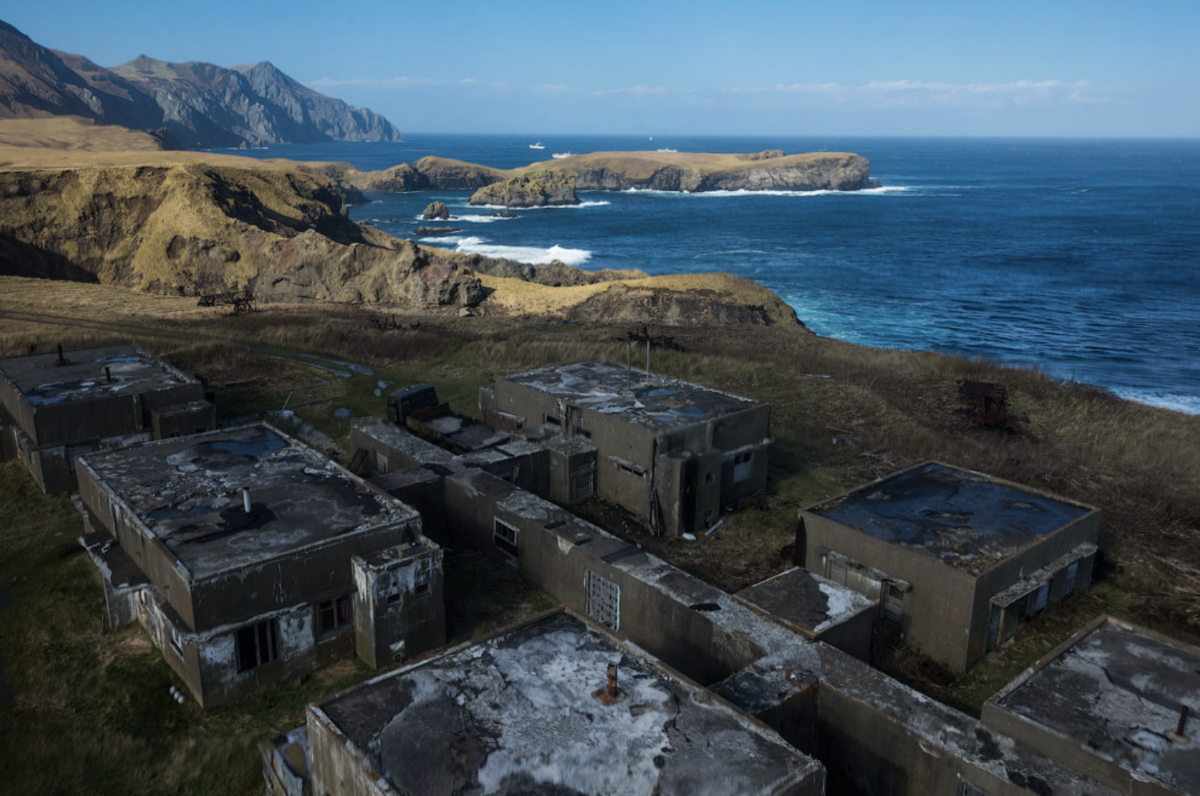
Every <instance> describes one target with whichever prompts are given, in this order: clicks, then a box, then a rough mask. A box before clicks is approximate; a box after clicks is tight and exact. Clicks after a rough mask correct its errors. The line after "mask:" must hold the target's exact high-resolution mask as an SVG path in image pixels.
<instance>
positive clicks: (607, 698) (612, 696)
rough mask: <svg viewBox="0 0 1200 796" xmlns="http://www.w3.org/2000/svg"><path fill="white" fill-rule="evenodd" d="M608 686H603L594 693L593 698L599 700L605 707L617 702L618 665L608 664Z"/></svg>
mask: <svg viewBox="0 0 1200 796" xmlns="http://www.w3.org/2000/svg"><path fill="white" fill-rule="evenodd" d="M607 673H608V686H607V687H604V686H601V687H600V688H597V689H596V690H595V691H593V692H592V696H594V697H595V698H596V699H599V700H600V701H601V702H603V703H604V704H605V705H611V704H613V703H615V702H616V701H617V693H618V692H617V665H616V664H615V663H610V664H608V672H607Z"/></svg>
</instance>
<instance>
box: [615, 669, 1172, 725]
mask: <svg viewBox="0 0 1200 796" xmlns="http://www.w3.org/2000/svg"><path fill="white" fill-rule="evenodd" d="M608 695H609V697H610V698H612V699H616V698H617V665H616V664H615V663H610V664H609V665H608ZM1184 710H1185V711H1186V710H1187V708H1186V707H1185V708H1184ZM1184 715H1187V714H1186V713H1185V714H1184Z"/></svg>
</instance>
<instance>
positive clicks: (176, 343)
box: [0, 278, 1200, 793]
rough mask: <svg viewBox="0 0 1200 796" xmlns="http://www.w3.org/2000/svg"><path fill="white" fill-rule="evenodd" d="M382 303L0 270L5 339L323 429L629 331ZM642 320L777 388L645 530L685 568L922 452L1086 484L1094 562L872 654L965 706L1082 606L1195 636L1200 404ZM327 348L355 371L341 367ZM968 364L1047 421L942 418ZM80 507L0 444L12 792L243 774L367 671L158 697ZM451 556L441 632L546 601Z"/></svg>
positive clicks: (1017, 409) (716, 561) (730, 562)
mask: <svg viewBox="0 0 1200 796" xmlns="http://www.w3.org/2000/svg"><path fill="white" fill-rule="evenodd" d="M101 318H102V319H104V320H103V321H100V320H97V319H101ZM394 320H395V321H396V325H397V326H398V327H401V328H396V329H392V330H389V331H381V330H378V329H375V328H372V326H371V324H370V323H369V322H368V319H367V311H366V310H364V309H362V308H360V307H349V306H325V307H312V306H309V307H305V306H282V305H268V306H266V307H265V308H264V309H263V311H261V312H258V313H254V314H251V315H249V316H242V317H233V316H229V315H226V314H223V313H222V312H221V311H219V310H212V309H200V308H197V307H195V305H194V299H175V298H167V297H155V296H146V295H138V294H131V293H128V292H127V291H124V290H120V289H116V288H106V287H100V286H94V285H79V284H69V283H61V282H56V283H49V282H39V281H37V280H19V279H7V278H0V356H9V355H14V354H24V353H28V352H30V351H35V350H41V351H45V350H53V347H54V345H55V344H56V343H58V342H62V343H63V344H64V345H66V346H68V347H70V346H78V345H85V344H96V343H100V342H105V341H110V340H128V341H130V342H133V343H135V344H137V345H140V346H143V347H145V348H147V349H149V350H151V351H154V352H156V353H158V354H160V355H163V356H165V357H166V358H167V359H169V360H170V361H172V362H174V363H175V364H177V365H179V366H180V367H182V368H184V369H185V370H186V371H187V372H201V373H204V374H205V375H206V376H207V377H208V378H209V380H210V383H211V384H212V386H213V387H215V388H216V390H217V395H218V407H219V413H220V416H221V417H222V419H231V418H235V417H242V416H246V415H252V414H254V413H256V412H259V411H262V410H269V409H279V408H282V407H283V406H284V405H285V404H286V405H287V406H288V407H289V408H294V409H295V410H296V412H297V414H298V415H299V416H301V417H302V418H304V419H305V420H306V421H307V422H309V423H311V424H312V425H314V426H316V427H317V428H319V429H320V430H322V431H324V432H325V433H327V434H329V435H330V436H332V437H334V438H335V440H341V441H344V437H345V435H346V433H347V432H348V430H349V422H350V421H349V419H348V418H336V417H335V416H334V411H335V410H336V409H348V410H350V411H349V414H350V415H351V416H361V415H379V414H382V412H383V399H382V398H381V397H377V396H376V395H375V391H376V390H378V389H380V387H379V382H381V381H382V382H386V383H388V385H389V386H390V385H395V386H401V385H405V384H409V383H413V382H417V381H425V382H429V383H432V384H435V385H436V386H437V388H438V392H439V396H440V397H441V398H442V400H448V401H449V402H450V403H451V404H452V405H453V406H454V407H455V408H456V409H458V410H459V411H463V412H467V413H472V412H474V411H475V407H476V401H477V390H478V388H479V387H480V386H482V385H484V384H486V383H487V382H488V381H489V380H490V379H491V378H492V377H493V376H496V375H498V374H501V373H506V372H511V371H514V370H518V369H523V368H528V367H533V366H540V365H546V364H552V363H555V362H567V361H575V360H580V359H585V358H590V357H596V356H603V357H607V358H609V359H612V360H614V361H624V360H625V357H626V345H625V342H624V339H625V334H626V333H627V332H628V331H630V330H629V329H627V328H625V327H619V326H615V325H604V324H588V325H585V324H563V323H558V322H548V321H545V320H539V319H537V318H535V317H532V316H523V315H519V314H517V315H514V316H512V317H507V318H459V317H457V316H454V315H436V314H426V315H413V314H405V313H404V312H401V311H399V310H397V311H396V313H395V315H394ZM652 331H654V330H652ZM660 331H665V332H666V333H668V334H670V335H672V336H673V337H674V338H675V340H676V342H677V343H678V344H679V345H680V346H681V347H682V350H680V351H654V352H653V353H652V360H651V365H652V369H653V370H654V371H655V372H657V373H663V374H667V375H671V376H675V377H680V378H685V379H688V380H692V381H696V382H699V383H702V384H707V385H711V386H714V387H717V388H720V389H722V390H725V391H728V392H732V393H736V394H741V395H745V396H748V397H751V398H755V399H758V400H761V401H766V402H768V403H770V404H771V405H772V420H771V425H772V432H771V433H772V438H773V440H774V442H773V445H772V448H771V469H770V479H769V484H768V490H767V493H766V494H764V495H761V496H759V497H757V498H755V499H753V500H749V501H746V502H745V504H744V505H743V506H742V507H740V509H739V510H738V511H736V512H735V513H732V514H728V515H726V519H725V522H724V524H723V525H722V526H721V528H720V529H719V530H718V531H717V532H716V533H714V534H713V536H712V537H710V538H709V539H707V540H706V541H705V542H703V543H702V544H700V545H693V544H688V543H681V542H665V541H661V540H652V539H650V538H649V537H645V538H643V539H642V541H643V542H644V543H646V544H647V545H649V546H651V547H653V548H654V549H655V550H656V551H657V552H659V553H660V554H661V555H663V556H664V557H666V558H668V559H669V560H671V561H672V562H674V563H676V564H678V565H679V566H681V567H682V568H684V569H686V570H688V571H690V572H693V573H695V574H697V575H699V576H700V577H703V578H705V579H706V580H709V581H711V582H713V583H715V584H717V585H719V586H720V587H722V588H724V589H726V590H730V591H734V590H737V589H740V588H742V587H743V586H746V585H749V584H751V583H754V582H757V581H758V580H761V579H762V578H763V577H766V576H768V575H770V574H773V573H774V572H777V571H779V570H780V569H782V568H784V567H785V566H787V565H788V559H787V557H786V555H785V553H784V548H785V546H786V545H788V544H790V543H791V542H792V541H793V534H794V530H795V518H796V510H797V508H799V507H800V506H804V505H808V504H811V503H815V502H817V501H819V500H821V499H823V498H825V497H827V496H830V495H834V494H837V493H838V492H841V491H843V490H845V489H848V488H850V487H852V486H855V485H857V484H859V483H861V482H863V481H865V480H868V479H871V478H876V477H879V476H882V475H885V474H887V473H889V472H892V471H893V470H895V469H897V468H899V467H902V466H905V465H908V464H911V463H914V462H916V461H919V460H922V459H926V458H936V459H939V460H942V461H945V462H947V463H950V464H952V465H956V466H962V467H968V468H972V469H978V470H982V471H985V472H989V473H993V474H995V475H997V476H1000V477H1003V478H1008V479H1011V480H1014V481H1017V482H1021V483H1026V484H1030V485H1032V486H1035V487H1039V488H1042V489H1046V490H1050V491H1053V492H1057V493H1060V494H1062V495H1064V496H1066V497H1069V498H1072V499H1075V500H1079V501H1082V502H1085V503H1089V504H1093V505H1097V506H1099V507H1100V508H1102V509H1103V511H1104V515H1103V521H1102V528H1101V536H1102V538H1101V547H1102V552H1103V559H1104V560H1103V566H1102V567H1101V568H1100V572H1099V577H1098V580H1097V583H1096V584H1095V587H1094V588H1093V590H1092V591H1091V592H1090V593H1089V594H1086V595H1081V596H1077V597H1073V598H1071V599H1070V600H1069V601H1067V602H1066V603H1064V604H1063V605H1062V606H1060V607H1058V608H1056V609H1055V610H1053V611H1051V612H1049V613H1048V614H1047V615H1045V616H1043V617H1041V618H1039V619H1037V620H1035V621H1034V622H1032V623H1031V624H1030V625H1029V626H1028V627H1027V628H1026V629H1025V630H1024V631H1023V632H1022V633H1021V634H1020V635H1019V636H1018V637H1017V639H1016V640H1014V641H1013V642H1012V643H1011V644H1008V645H1005V646H1003V647H1001V648H1000V649H999V650H997V651H995V652H993V653H992V654H991V655H989V657H988V658H987V659H985V661H984V662H983V663H981V664H980V665H978V666H976V667H975V668H974V669H973V670H972V671H971V673H970V674H969V675H968V676H966V677H962V678H951V680H950V681H948V682H947V681H945V680H944V678H942V677H940V676H931V667H929V666H928V665H927V664H924V663H923V659H922V658H921V657H920V656H919V655H917V654H915V653H913V652H911V651H909V650H906V649H904V648H901V647H896V646H891V645H888V644H887V643H886V640H881V642H880V644H879V645H878V647H877V654H876V657H877V660H878V662H879V663H880V664H881V665H882V666H883V667H884V668H885V669H887V670H888V671H889V672H892V673H893V674H894V675H896V676H897V677H900V678H901V679H903V680H905V681H906V682H909V683H911V684H913V685H914V686H915V687H917V688H919V689H921V690H923V691H926V692H927V693H930V694H932V695H934V696H936V697H937V698H939V699H942V700H943V701H946V702H948V703H949V704H952V705H955V706H957V707H960V708H962V709H964V710H966V711H968V712H977V711H978V710H979V706H980V705H981V703H982V701H983V700H984V699H986V698H987V697H988V696H990V695H991V693H993V692H994V691H995V690H996V689H997V688H999V686H1000V685H1002V684H1003V683H1005V682H1007V680H1008V679H1010V678H1011V677H1012V676H1013V675H1014V674H1015V673H1017V672H1019V671H1020V670H1022V669H1023V668H1025V667H1026V666H1028V665H1029V664H1030V663H1032V662H1033V661H1034V660H1036V659H1037V658H1038V657H1040V656H1041V655H1042V654H1044V653H1045V652H1046V651H1048V650H1049V649H1051V648H1052V647H1053V646H1054V645H1055V644H1057V643H1058V642H1059V641H1060V640H1062V639H1064V638H1065V637H1067V636H1068V635H1070V634H1071V633H1072V632H1074V631H1075V630H1076V629H1078V628H1079V627H1081V626H1082V625H1083V624H1085V623H1086V622H1087V621H1089V620H1090V619H1092V618H1093V617H1094V616H1095V615H1096V614H1098V613H1101V612H1107V613H1111V614H1114V615H1116V616H1120V617H1122V618H1126V619H1129V620H1132V621H1134V622H1138V623H1141V624H1144V625H1147V626H1149V627H1151V628H1153V629H1155V630H1158V631H1160V632H1163V633H1166V634H1167V635H1170V636H1173V637H1176V638H1179V639H1182V640H1185V641H1189V642H1192V643H1196V642H1200V417H1187V416H1183V415H1179V414H1177V413H1172V412H1168V411H1164V410H1158V409H1153V408H1150V407H1145V406H1141V405H1137V404H1131V403H1128V402H1124V401H1121V400H1118V399H1116V398H1114V397H1113V396H1111V395H1108V394H1107V393H1104V392H1103V391H1099V390H1096V389H1092V388H1088V387H1086V386H1084V385H1077V384H1063V383H1060V382H1057V381H1055V380H1054V379H1051V378H1049V377H1047V376H1045V375H1044V374H1040V373H1037V372H1032V371H1027V370H1017V369H1011V368H1005V367H1002V366H999V365H997V364H995V363H989V362H979V361H972V360H964V359H960V358H955V357H949V356H942V355H937V354H932V353H913V352H899V351H886V350H877V349H868V348H862V347H859V346H854V345H850V344H847V343H841V342H837V341H833V340H827V339H823V338H820V337H817V336H815V335H812V334H810V333H808V332H806V331H804V330H802V329H800V328H798V327H786V326H773V327H737V328H723V329H713V328H674V329H670V330H660ZM329 360H345V361H352V362H355V363H359V364H362V365H366V366H369V367H370V368H371V370H372V373H371V375H369V376H368V375H365V374H359V373H351V374H350V375H349V376H348V377H342V376H339V375H336V374H335V373H332V372H331V370H330V368H333V369H336V365H334V364H331V363H330V362H329ZM634 361H635V364H636V363H637V362H641V361H644V352H643V353H640V354H637V355H635V357H634ZM962 379H981V380H987V381H999V382H1003V383H1005V384H1006V385H1007V386H1008V391H1009V396H1010V399H1011V402H1012V413H1014V414H1015V415H1017V416H1019V418H1020V420H1021V422H1022V423H1023V424H1024V425H1025V426H1027V427H1028V428H1029V429H1030V430H1031V431H1032V432H1033V433H1034V434H1036V435H1037V436H1038V437H1039V439H1040V443H1039V444H1033V443H1032V442H1030V441H1029V440H1028V439H1026V438H1024V437H1021V436H1018V435H1012V436H1010V435H1006V434H1003V433H1001V432H995V431H989V430H983V429H969V428H961V427H956V423H957V421H958V420H960V419H961V414H960V410H961V409H962V406H963V404H962V403H961V401H960V399H959V398H958V395H957V380H962ZM601 513H602V512H601ZM79 530H80V522H79V519H78V515H77V514H76V513H75V511H74V509H73V507H72V506H71V504H70V502H69V501H68V500H67V499H66V498H62V497H45V496H42V495H41V494H40V493H39V492H37V491H36V488H35V487H34V486H33V482H32V479H30V478H29V477H28V475H27V474H26V473H25V471H24V470H23V469H21V468H20V467H19V466H18V465H16V464H14V463H8V464H5V465H3V466H0V605H2V606H3V608H2V609H0V659H2V660H3V661H4V664H5V669H4V679H5V681H6V682H7V683H8V684H9V686H10V687H11V689H12V690H13V692H14V693H15V695H14V696H13V697H12V699H11V701H9V702H8V703H7V704H5V705H4V706H3V707H0V783H5V784H4V786H3V789H4V791H5V792H12V793H35V792H67V791H72V792H96V793H127V792H130V791H140V790H147V791H150V792H161V793H192V792H196V793H199V792H205V793H251V792H257V791H258V790H259V789H260V787H261V784H260V782H261V781H260V778H259V771H258V758H257V751H256V745H257V743H258V742H259V741H261V740H263V739H265V738H267V737H269V736H271V735H272V734H274V733H277V732H279V731H281V730H283V729H286V728H288V727H290V726H294V725H296V724H298V723H299V722H300V721H301V720H302V716H303V709H304V706H305V704H307V703H308V702H309V701H310V700H313V699H316V698H319V697H320V696H322V695H324V694H328V693H331V692H333V691H334V690H337V689H339V688H341V687H344V686H345V685H347V684H349V683H351V682H355V681H356V680H359V679H361V678H363V677H366V676H368V674H369V672H367V671H366V669H365V667H364V666H362V665H361V664H357V663H353V662H348V663H343V664H339V665H338V666H335V667H331V668H330V669H327V670H325V671H323V672H321V673H320V674H319V675H318V676H316V677H314V678H312V679H311V680H309V681H308V682H306V683H304V684H302V685H301V684H294V683H289V684H284V685H281V686H279V687H277V688H274V689H271V690H269V691H267V692H264V693H263V694H261V695H260V696H259V697H257V698H255V699H254V700H251V701H250V702H249V703H242V704H238V705H234V706H229V707H225V708H219V709H216V710H210V711H201V710H199V709H198V708H197V707H196V706H195V705H194V704H192V703H190V702H189V703H188V704H187V705H185V706H183V707H180V706H178V705H176V704H175V703H174V702H173V701H172V700H171V699H170V697H169V694H168V688H169V686H170V685H171V684H172V682H174V680H173V677H174V676H173V675H172V673H171V672H170V670H169V669H168V668H167V667H166V665H165V664H164V663H163V662H162V661H161V659H160V657H159V656H158V655H157V654H156V653H155V651H154V650H153V648H152V647H150V645H149V642H148V641H147V640H146V639H145V637H144V635H143V634H142V633H141V632H140V631H139V630H136V629H133V630H128V631H123V632H121V633H117V634H102V633H101V632H100V605H101V601H102V593H101V590H100V587H99V583H98V581H97V579H96V575H95V574H94V572H93V571H92V568H91V565H90V563H89V562H88V561H87V559H86V557H85V555H84V554H83V553H82V550H81V549H80V548H79V546H78V544H77V543H76V542H75V539H74V537H75V536H76V535H77V534H78V532H79ZM628 532H629V533H631V534H637V533H639V531H637V530H636V529H632V530H629V531H628ZM447 566H448V574H447V592H448V595H450V599H449V601H448V615H449V616H450V621H451V626H452V629H453V631H454V632H455V634H456V636H457V637H458V638H469V637H471V636H474V635H478V634H480V633H483V632H487V631H488V630H491V629H494V628H495V627H498V626H500V625H501V624H503V623H504V622H506V621H510V620H513V619H516V618H519V617H522V616H529V615H531V614H533V613H536V612H537V611H539V610H541V609H543V608H545V607H547V606H548V605H549V604H550V600H549V598H548V597H546V596H545V595H542V594H539V593H537V592H534V591H532V590H529V589H527V588H526V587H525V586H524V585H523V584H521V583H520V582H519V581H518V580H516V579H514V578H513V577H512V576H511V573H509V572H508V571H507V570H504V571H500V570H496V569H495V568H489V565H487V564H486V562H485V561H484V560H483V559H480V558H479V557H472V556H470V555H463V556H459V557H458V558H457V559H452V560H451V561H450V562H449V563H448V565H447ZM456 573H457V574H456ZM933 674H937V672H933Z"/></svg>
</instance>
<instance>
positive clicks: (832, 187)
mask: <svg viewBox="0 0 1200 796" xmlns="http://www.w3.org/2000/svg"><path fill="white" fill-rule="evenodd" d="M870 172H871V164H870V161H868V160H867V159H866V158H864V157H862V156H860V155H855V154H851V153H848V152H809V153H804V154H798V155H785V154H783V152H781V151H779V150H766V151H763V152H754V153H749V154H728V155H725V154H708V153H699V152H686V153H681V152H593V153H591V154H587V155H573V156H571V157H568V158H562V159H557V160H553V161H545V162H542V163H534V164H532V165H530V166H526V167H525V168H520V169H510V170H508V171H502V170H500V169H493V168H489V167H488V166H480V165H476V164H474V163H465V162H463V161H460V160H449V159H446V158H439V157H433V156H429V157H424V158H421V159H420V160H418V161H417V162H416V163H414V164H412V166H409V165H407V164H401V165H399V166H394V167H392V168H390V169H387V170H386V171H374V172H368V173H366V174H354V175H350V174H347V176H346V179H349V180H352V181H353V182H354V184H356V185H358V186H359V187H360V188H362V189H363V190H366V191H377V192H380V193H388V192H402V191H423V190H429V189H443V190H474V191H480V189H485V190H483V191H481V192H480V193H479V194H477V196H476V197H472V199H471V201H472V203H475V204H505V205H508V206H509V207H531V206H535V205H538V204H539V203H545V204H571V203H573V202H571V200H570V198H569V196H570V193H569V192H568V191H567V190H566V183H565V182H559V183H554V184H553V185H552V184H551V181H552V180H554V179H555V177H561V178H563V179H566V180H574V183H575V184H574V190H577V191H628V190H631V189H643V190H656V191H859V190H863V189H865V188H871V187H875V186H877V185H878V183H876V182H874V181H872V180H871V174H870ZM535 175H537V176H535ZM501 183H503V185H499V184H501ZM542 187H545V188H546V191H542V190H540V189H541V188H542ZM539 196H540V197H542V198H541V199H539Z"/></svg>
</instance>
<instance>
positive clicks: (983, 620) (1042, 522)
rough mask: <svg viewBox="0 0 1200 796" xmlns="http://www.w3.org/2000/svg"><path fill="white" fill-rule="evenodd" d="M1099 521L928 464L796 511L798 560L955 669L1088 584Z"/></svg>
mask: <svg viewBox="0 0 1200 796" xmlns="http://www.w3.org/2000/svg"><path fill="white" fill-rule="evenodd" d="M1099 526H1100V513H1099V511H1097V510H1096V509H1093V508H1091V507H1089V506H1085V505H1082V504H1079V503H1075V502H1073V501H1069V500H1066V499H1064V498H1060V497H1055V496H1052V495H1049V494H1047V493H1044V492H1040V491H1038V490H1034V489H1030V488H1027V487H1023V486H1019V485H1017V484H1013V483H1009V482H1006V481H1002V480H1000V479H996V478H992V477H990V476H987V475H983V474H981V473H976V472H971V471H967V470H960V469H957V468H954V467H950V466H947V465H944V464H938V463H936V462H926V463H924V464H920V465H917V466H915V467H912V468H910V469H908V470H904V471H902V472H899V473H896V474H894V475H891V476H888V477H887V478H883V479H880V480H878V481H873V482H871V483H870V484H867V485H866V486H863V487H859V488H858V489H855V490H852V491H850V492H848V493H846V494H843V495H840V496H838V497H835V498H833V499H830V500H826V501H824V502H822V503H820V504H817V505H815V506H812V507H810V508H808V509H805V510H803V511H801V512H800V520H799V523H798V529H797V540H796V557H797V563H798V564H800V565H802V566H804V567H805V568H807V569H809V570H812V571H814V572H817V573H819V574H821V575H823V576H825V577H827V578H829V579H830V580H832V581H834V582H836V583H842V584H845V585H847V586H849V587H851V588H853V589H856V590H857V591H860V592H862V593H863V594H866V595H867V596H869V597H872V598H876V599H878V600H879V603H880V613H881V615H882V616H883V617H885V618H889V619H893V620H895V621H897V622H899V623H900V626H901V628H902V630H903V632H904V634H905V638H906V640H907V641H908V642H909V643H910V644H912V645H914V646H916V647H918V648H919V649H921V650H922V651H923V652H925V653H926V654H928V655H929V656H930V657H932V658H934V659H936V660H938V661H941V662H943V663H945V664H946V665H947V666H949V667H950V668H951V669H953V670H954V671H957V672H963V671H965V670H966V669H967V668H969V667H970V666H971V664H973V663H974V662H975V661H977V660H978V659H979V658H980V657H982V656H983V655H984V654H985V653H986V652H987V651H988V650H989V649H991V648H992V647H993V646H995V645H996V644H998V643H1001V642H1003V641H1004V640H1006V639H1008V638H1010V637H1011V636H1012V635H1013V634H1014V633H1015V632H1016V630H1017V628H1018V627H1019V626H1020V625H1022V624H1023V623H1024V622H1026V621H1028V620H1029V619H1030V618H1032V617H1035V616H1037V615H1039V614H1040V613H1042V612H1043V611H1045V610H1046V609H1047V607H1048V606H1050V605H1052V604H1054V603H1056V602H1058V601H1059V600H1062V599H1063V598H1065V597H1067V596H1068V595H1070V594H1071V593H1073V592H1075V591H1083V590H1086V589H1087V588H1088V586H1089V585H1090V583H1091V572H1092V562H1093V559H1094V556H1095V553H1096V550H1097V548H1096V540H1097V537H1098V534H1099Z"/></svg>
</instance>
